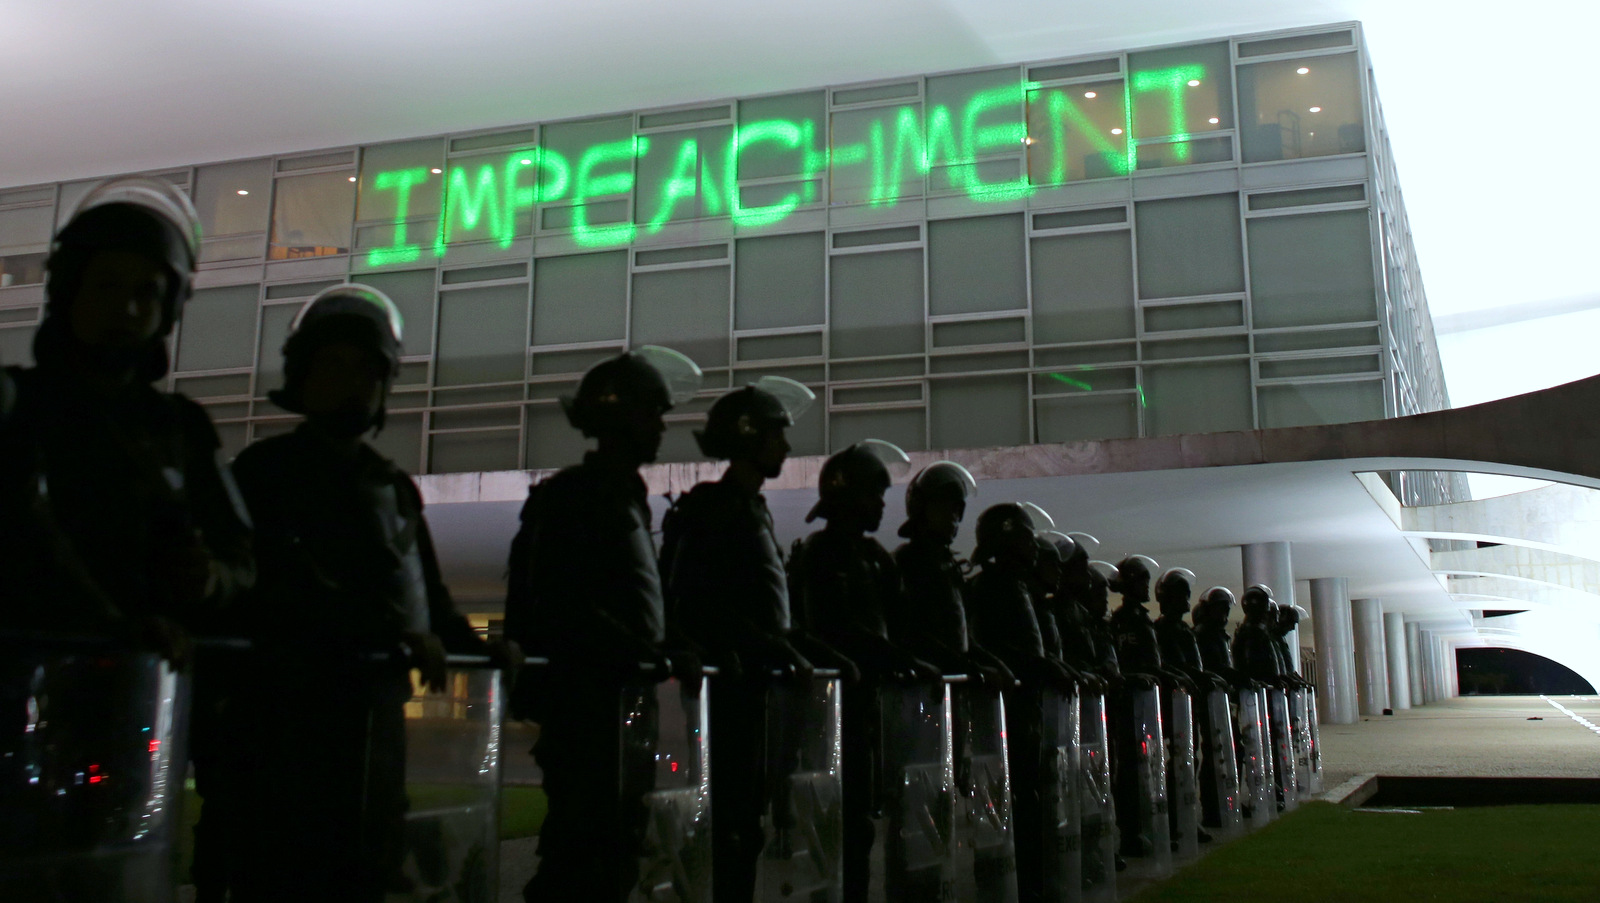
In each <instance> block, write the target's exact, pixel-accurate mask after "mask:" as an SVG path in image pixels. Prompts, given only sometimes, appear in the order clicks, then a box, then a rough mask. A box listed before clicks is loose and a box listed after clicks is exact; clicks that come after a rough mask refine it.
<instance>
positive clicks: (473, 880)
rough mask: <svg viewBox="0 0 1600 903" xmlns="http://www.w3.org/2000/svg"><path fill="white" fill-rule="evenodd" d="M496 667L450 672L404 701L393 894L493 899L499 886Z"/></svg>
mask: <svg viewBox="0 0 1600 903" xmlns="http://www.w3.org/2000/svg"><path fill="white" fill-rule="evenodd" d="M504 704H505V700H504V695H503V693H502V691H501V684H500V672H499V671H496V670H490V669H486V668H473V669H461V670H451V671H450V672H448V677H447V679H446V682H445V689H444V690H443V691H441V692H426V693H418V694H417V695H415V696H413V697H412V698H411V701H410V702H408V703H407V704H406V707H405V716H406V717H405V745H406V760H405V761H406V770H405V782H406V783H405V792H406V798H407V800H408V802H409V807H408V809H407V811H406V814H405V841H404V843H405V859H404V864H403V866H402V868H403V872H402V873H403V874H404V875H405V876H406V877H407V878H409V879H410V880H409V882H402V884H407V883H408V884H409V885H410V886H411V888H412V889H411V891H409V892H407V893H404V894H399V893H391V894H390V896H389V899H390V900H396V899H404V900H417V901H423V900H427V901H440V903H446V901H448V903H493V901H494V900H495V899H496V898H497V896H498V894H499V892H500V886H499V885H500V868H499V851H500V753H501V750H500V722H501V715H502V708H503V706H504Z"/></svg>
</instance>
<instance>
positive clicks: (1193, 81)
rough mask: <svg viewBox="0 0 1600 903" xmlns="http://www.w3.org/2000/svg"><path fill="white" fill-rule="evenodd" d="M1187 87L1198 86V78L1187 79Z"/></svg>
mask: <svg viewBox="0 0 1600 903" xmlns="http://www.w3.org/2000/svg"><path fill="white" fill-rule="evenodd" d="M1189 87H1191V88H1198V87H1200V79H1198V78H1191V79H1189Z"/></svg>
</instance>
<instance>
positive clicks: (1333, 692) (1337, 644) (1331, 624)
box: [1311, 577, 1356, 724]
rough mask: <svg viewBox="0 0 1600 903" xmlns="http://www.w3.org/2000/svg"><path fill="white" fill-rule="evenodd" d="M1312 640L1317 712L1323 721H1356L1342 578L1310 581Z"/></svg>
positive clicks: (1353, 665) (1346, 583) (1347, 608)
mask: <svg viewBox="0 0 1600 903" xmlns="http://www.w3.org/2000/svg"><path fill="white" fill-rule="evenodd" d="M1311 624H1312V640H1313V642H1314V643H1315V644H1316V648H1317V674H1316V676H1315V679H1316V682H1317V711H1318V716H1319V719H1320V720H1321V721H1322V723H1323V724H1354V723H1355V722H1356V680H1355V677H1356V660H1355V639H1354V635H1353V633H1352V631H1351V627H1350V586H1349V581H1347V580H1346V579H1345V578H1344V577H1319V578H1317V579H1315V580H1312V581H1311Z"/></svg>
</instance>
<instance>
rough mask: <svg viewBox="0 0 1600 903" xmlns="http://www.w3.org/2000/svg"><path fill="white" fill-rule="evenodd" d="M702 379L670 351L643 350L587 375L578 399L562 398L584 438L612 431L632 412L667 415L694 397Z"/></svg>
mask: <svg viewBox="0 0 1600 903" xmlns="http://www.w3.org/2000/svg"><path fill="white" fill-rule="evenodd" d="M701 380H702V376H701V373H700V368H699V366H697V365H696V364H695V362H694V361H692V360H690V359H689V358H688V357H686V356H685V355H683V354H680V353H679V352H676V351H673V350H672V349H670V348H661V347H659V346H656V345H644V346H642V347H639V348H635V349H633V350H632V351H627V352H624V353H622V354H619V355H617V356H616V357H610V358H606V359H605V360H603V361H601V362H600V363H598V364H595V365H594V366H593V367H590V368H589V370H588V372H587V373H585V374H583V380H582V381H581V382H579V383H578V392H577V394H576V395H573V396H570V397H567V398H563V399H561V406H562V409H563V410H565V411H566V414H567V422H569V423H571V424H572V426H573V427H574V428H575V429H577V430H579V431H581V432H582V433H583V434H584V435H585V436H593V435H596V434H598V433H600V432H604V431H606V430H608V429H611V428H612V427H613V425H614V424H616V423H618V422H619V421H620V419H621V418H622V416H623V415H624V414H625V413H627V412H632V411H637V410H641V409H642V410H647V411H652V412H657V413H665V412H666V411H669V410H671V409H672V408H673V407H674V406H676V405H679V404H682V403H684V402H686V401H688V400H689V399H691V398H693V397H694V395H695V393H696V392H698V391H699V390H700V383H701Z"/></svg>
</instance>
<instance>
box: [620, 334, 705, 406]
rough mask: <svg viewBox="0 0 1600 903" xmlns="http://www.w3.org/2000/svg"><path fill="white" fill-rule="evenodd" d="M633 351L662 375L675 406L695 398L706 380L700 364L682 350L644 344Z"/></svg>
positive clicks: (668, 394) (668, 395) (669, 396)
mask: <svg viewBox="0 0 1600 903" xmlns="http://www.w3.org/2000/svg"><path fill="white" fill-rule="evenodd" d="M631 353H632V354H633V355H634V356H636V357H638V358H639V359H640V360H642V361H644V362H645V363H647V364H649V365H650V366H651V367H653V368H655V371H656V372H657V373H659V374H660V375H661V381H662V382H663V383H665V384H666V387H667V397H668V398H670V399H671V400H672V404H673V406H674V407H676V406H678V405H681V404H683V403H684V402H687V401H689V400H690V399H692V398H694V396H695V394H696V393H698V392H699V391H700V385H701V383H703V382H704V381H705V377H704V376H703V375H702V374H701V373H700V366H699V365H698V364H696V363H695V362H694V361H692V360H690V359H689V357H688V356H687V355H685V354H683V353H682V352H678V351H673V350H672V349H671V348H662V347H661V346H660V345H642V346H640V347H638V348H635V349H633V351H632V352H631Z"/></svg>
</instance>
